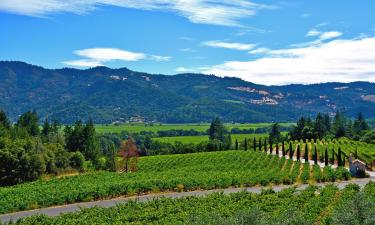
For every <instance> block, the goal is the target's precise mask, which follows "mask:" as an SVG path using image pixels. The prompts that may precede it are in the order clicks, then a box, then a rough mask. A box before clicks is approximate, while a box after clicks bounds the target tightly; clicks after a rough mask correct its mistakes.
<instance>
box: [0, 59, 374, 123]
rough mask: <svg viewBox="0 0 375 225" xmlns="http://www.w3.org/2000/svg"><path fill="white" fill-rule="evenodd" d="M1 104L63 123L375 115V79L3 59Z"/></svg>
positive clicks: (10, 112)
mask: <svg viewBox="0 0 375 225" xmlns="http://www.w3.org/2000/svg"><path fill="white" fill-rule="evenodd" d="M312 82H313V78H312ZM291 83H293V78H292V77H291ZM0 109H3V110H5V111H6V112H7V113H8V115H9V116H10V118H11V119H12V120H13V121H14V120H16V119H17V117H18V116H19V115H20V114H22V113H23V112H25V111H28V110H36V111H37V112H38V114H39V115H40V117H41V118H49V119H52V118H53V119H58V120H60V121H61V122H63V123H72V122H74V121H76V120H87V119H88V118H92V119H93V120H94V122H96V123H113V122H152V121H153V122H167V123H196V122H207V121H211V120H212V119H213V118H214V117H216V116H219V117H221V118H222V119H223V120H224V121H226V122H273V121H279V122H287V121H294V120H295V119H296V118H298V117H299V116H302V115H315V114H316V113H317V112H326V113H330V114H333V113H335V112H336V111H337V110H340V111H343V112H345V113H346V115H348V116H351V117H354V116H355V115H356V114H357V113H358V112H363V113H364V115H365V116H366V117H367V118H372V117H375V83H369V82H353V83H322V84H311V85H302V84H291V85H284V86H265V85H259V84H254V83H251V82H247V81H244V80H241V79H238V78H230V77H224V78H222V77H217V76H214V75H203V74H190V73H186V74H178V75H161V74H148V73H142V72H135V71H132V70H129V69H127V68H119V69H111V68H108V67H95V68H90V69H85V70H79V69H72V68H63V69H46V68H43V67H40V66H35V65H30V64H27V63H24V62H18V61H0Z"/></svg>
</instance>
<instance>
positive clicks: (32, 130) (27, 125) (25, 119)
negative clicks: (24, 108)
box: [16, 111, 40, 136]
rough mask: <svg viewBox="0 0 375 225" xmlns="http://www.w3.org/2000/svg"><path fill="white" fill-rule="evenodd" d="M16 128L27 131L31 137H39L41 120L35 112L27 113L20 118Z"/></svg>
mask: <svg viewBox="0 0 375 225" xmlns="http://www.w3.org/2000/svg"><path fill="white" fill-rule="evenodd" d="M16 126H17V127H18V128H21V129H25V130H26V131H27V133H28V134H30V135H31V136H38V135H39V133H40V130H39V118H38V115H37V113H36V112H35V111H33V112H31V111H28V112H25V113H24V114H22V115H21V116H20V118H18V121H17V124H16Z"/></svg>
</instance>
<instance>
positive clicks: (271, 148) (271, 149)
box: [270, 140, 273, 154]
mask: <svg viewBox="0 0 375 225" xmlns="http://www.w3.org/2000/svg"><path fill="white" fill-rule="evenodd" d="M272 144H273V143H272V140H270V154H272V151H273V147H272Z"/></svg>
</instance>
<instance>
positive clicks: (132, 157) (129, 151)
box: [119, 136, 139, 173]
mask: <svg viewBox="0 0 375 225" xmlns="http://www.w3.org/2000/svg"><path fill="white" fill-rule="evenodd" d="M119 155H120V156H122V157H123V158H124V163H125V167H124V168H123V169H122V170H121V171H123V172H126V173H128V172H135V171H137V169H138V168H137V164H138V157H139V152H138V148H137V146H136V145H135V143H134V139H133V138H132V137H130V136H129V137H128V140H127V141H126V142H125V141H123V142H121V146H120V149H119Z"/></svg>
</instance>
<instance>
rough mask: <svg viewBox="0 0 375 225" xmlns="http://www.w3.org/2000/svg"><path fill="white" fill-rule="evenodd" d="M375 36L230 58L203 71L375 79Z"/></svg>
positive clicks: (273, 78)
mask: <svg viewBox="0 0 375 225" xmlns="http://www.w3.org/2000/svg"><path fill="white" fill-rule="evenodd" d="M373 62H375V37H367V38H357V39H352V40H332V41H329V42H327V43H321V44H319V45H310V46H306V47H299V48H291V49H279V50H270V51H269V52H268V53H267V55H266V56H265V57H263V58H259V59H256V60H251V61H229V62H225V63H223V64H220V65H215V66H212V67H210V68H209V69H206V70H202V71H201V72H204V73H206V74H217V75H220V76H233V77H240V78H242V79H244V80H247V81H251V82H255V83H261V84H268V85H270V84H290V83H320V82H334V81H339V82H351V81H360V80H362V81H371V82H375V67H374V63H373Z"/></svg>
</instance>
